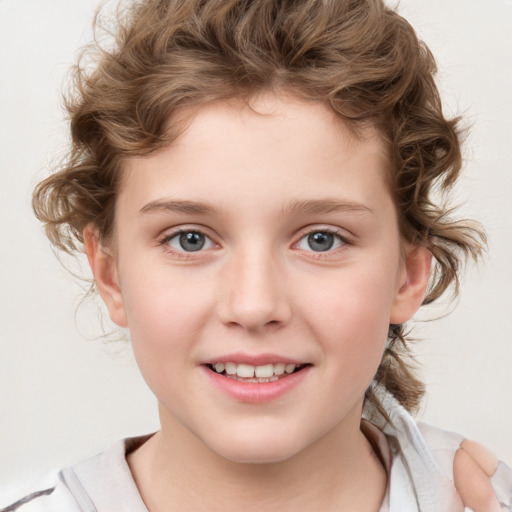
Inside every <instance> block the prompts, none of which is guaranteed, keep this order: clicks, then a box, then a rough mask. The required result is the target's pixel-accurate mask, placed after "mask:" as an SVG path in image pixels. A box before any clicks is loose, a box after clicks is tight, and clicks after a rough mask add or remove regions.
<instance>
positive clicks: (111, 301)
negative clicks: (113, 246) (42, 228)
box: [83, 224, 128, 327]
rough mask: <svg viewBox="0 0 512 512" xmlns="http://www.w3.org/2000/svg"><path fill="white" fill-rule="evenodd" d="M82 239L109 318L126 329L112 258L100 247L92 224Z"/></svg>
mask: <svg viewBox="0 0 512 512" xmlns="http://www.w3.org/2000/svg"><path fill="white" fill-rule="evenodd" d="M83 237H84V245H85V252H86V254H87V259H88V261H89V265H90V267H91V270H92V273H93V275H94V280H95V282H96V286H97V288H98V292H99V293H100V295H101V298H102V299H103V301H104V302H105V304H106V306H107V309H108V312H109V315H110V318H111V320H112V321H113V322H114V323H115V324H117V325H119V326H120V327H127V326H128V322H127V317H126V311H125V308H124V302H123V296H122V294H121V288H120V286H119V280H118V273H117V267H116V262H115V259H114V256H113V255H112V254H110V253H109V252H108V251H107V250H106V249H105V248H104V247H103V246H102V244H101V242H100V238H99V233H98V228H97V227H96V226H94V224H88V225H87V226H86V227H85V228H84V231H83Z"/></svg>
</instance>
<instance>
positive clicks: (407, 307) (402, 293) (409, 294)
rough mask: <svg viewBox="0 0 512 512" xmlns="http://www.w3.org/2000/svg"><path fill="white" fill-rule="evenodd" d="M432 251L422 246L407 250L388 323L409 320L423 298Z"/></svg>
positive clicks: (400, 322)
mask: <svg viewBox="0 0 512 512" xmlns="http://www.w3.org/2000/svg"><path fill="white" fill-rule="evenodd" d="M431 265H432V253H431V252H430V251H429V250H428V249H427V248H426V247H422V246H416V247H411V248H409V249H408V250H407V256H406V261H405V269H404V274H403V276H402V279H401V282H400V284H399V289H398V291H397V293H396V296H395V300H394V303H393V308H392V310H391V316H390V322H389V323H390V324H402V323H404V322H407V321H408V320H410V319H411V318H412V317H413V315H414V314H415V313H416V311H418V309H419V307H420V306H421V304H422V303H423V300H424V299H425V293H426V290H427V286H428V280H429V277H430V268H431Z"/></svg>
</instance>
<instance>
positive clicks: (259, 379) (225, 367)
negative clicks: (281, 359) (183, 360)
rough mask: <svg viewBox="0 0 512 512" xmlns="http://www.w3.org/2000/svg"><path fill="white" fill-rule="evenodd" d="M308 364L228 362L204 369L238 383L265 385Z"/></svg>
mask: <svg viewBox="0 0 512 512" xmlns="http://www.w3.org/2000/svg"><path fill="white" fill-rule="evenodd" d="M308 366H311V365H310V364H295V363H268V364H264V365H259V366H253V365H250V364H245V363H233V362H230V361H226V362H217V363H214V364H207V365H206V367H207V368H208V369H209V370H210V371H212V372H214V373H216V374H218V375H222V376H224V377H226V378H228V379H233V380H237V381H239V382H251V383H267V382H275V381H278V380H281V379H285V378H286V377H289V376H290V375H293V374H295V373H298V372H300V371H302V370H304V369H305V368H306V367H308Z"/></svg>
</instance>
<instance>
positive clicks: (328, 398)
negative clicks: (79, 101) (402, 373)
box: [93, 95, 417, 462]
mask: <svg viewBox="0 0 512 512" xmlns="http://www.w3.org/2000/svg"><path fill="white" fill-rule="evenodd" d="M251 106H252V108H253V109H254V110H256V112H255V111H254V110H251V109H250V108H247V107H246V106H245V107H244V106H243V105H239V104H235V103H231V104H227V103H217V104H211V105H208V106H204V107H201V108H199V109H198V110H197V111H196V112H195V114H194V117H193V118H192V121H191V123H190V125H189V127H188V128H187V130H186V131H185V132H184V134H183V135H182V136H181V137H180V138H179V140H177V141H176V142H174V143H173V144H172V145H171V146H170V147H168V148H167V149H166V150H164V151H162V152H160V153H158V154H156V155H154V156H150V157H147V158H138V159H132V160H129V161H127V162H126V165H125V169H124V171H123V172H124V175H123V183H122V187H121V190H120V193H119V197H118V202H117V206H116V219H115V240H114V247H113V252H114V254H115V256H114V258H113V259H111V260H109V261H111V263H110V265H111V270H112V272H111V277H110V278H106V279H103V278H102V277H101V276H98V274H99V272H98V273H97V276H96V277H97V279H98V280H99V283H98V286H99V288H100V291H101V292H102V295H103V297H104V298H105V301H106V303H107V305H108V307H109V310H110V313H111V317H112V319H113V320H114V321H115V322H116V323H118V324H119V325H123V326H128V327H129V330H130V333H131V338H132V342H133V348H134V352H135V356H136V358H137V361H138V364H139V366H140V369H141V371H142V374H143V376H144V378H145V379H146V381H147V383H148V385H149V386H150V388H151V389H152V391H153V392H154V394H155V395H156V397H157V398H158V401H159V404H160V414H161V421H162V433H163V435H165V434H166V431H168V434H169V435H171V434H173V433H174V434H173V435H177V434H176V432H178V431H179V432H180V434H179V435H182V436H184V437H186V436H191V437H190V438H194V439H196V440H198V441H199V443H200V445H201V446H203V447H204V448H205V449H207V450H211V451H213V452H215V453H216V454H219V455H221V456H223V457H225V458H227V459H230V460H235V461H242V462H268V461H278V460H285V459H287V458H289V457H292V456H293V455H295V454H298V453H300V452H301V451H302V450H305V449H306V448H308V447H311V446H314V445H315V443H318V442H320V440H322V439H323V438H325V436H327V435H329V434H332V433H335V432H338V431H339V432H341V431H343V430H346V429H347V426H349V425H351V426H352V427H351V428H356V429H357V428H358V425H359V418H360V414H361V406H362V402H363V396H364V392H365V390H366V388H367V387H368V385H369V384H370V382H371V380H372V378H373V376H374V374H375V372H376V370H377V367H378V365H379V362H380V359H381V355H382V352H383V350H384V346H385V342H386V335H387V331H388V326H389V323H390V322H392V323H397V322H400V321H403V320H405V318H402V317H403V316H404V315H405V316H409V310H410V307H409V309H407V307H408V306H407V307H406V306H404V303H406V302H407V301H406V300H405V299H404V295H406V293H405V291H404V290H407V287H408V283H409V282H412V280H411V279H408V277H407V267H406V262H405V261H404V258H403V257H402V252H403V248H402V246H401V243H400V237H399V232H398V227H397V218H396V212H395V208H394V205H393V202H392V199H391V197H390V194H389V192H388V189H387V186H386V180H385V172H386V171H385V169H386V163H387V161H386V154H385V150H384V145H383V143H382V142H381V141H380V139H379V137H378V136H377V134H376V133H374V132H372V131H371V130H368V131H367V133H366V134H365V136H364V137H363V138H362V139H360V140H358V139H356V138H354V137H353V136H352V135H351V134H350V132H349V131H348V130H347V129H346V128H345V127H344V126H343V125H342V124H341V123H340V121H339V120H337V119H336V118H335V117H334V115H333V114H332V113H331V112H330V111H328V110H327V109H326V108H325V107H323V106H321V105H318V104H308V103H304V102H302V101H300V100H297V99H294V98H292V97H286V96H281V97H275V96H270V95H264V96H260V97H259V98H258V99H255V100H253V102H252V105H251ZM93 268H94V267H93ZM107 273H108V272H107ZM104 274H105V272H104ZM102 279H103V281H105V282H103V283H102V282H101V280H102ZM406 298H407V297H406ZM407 304H408V303H407ZM412 307H413V308H414V309H415V308H416V307H417V305H416V306H412ZM171 431H172V432H171Z"/></svg>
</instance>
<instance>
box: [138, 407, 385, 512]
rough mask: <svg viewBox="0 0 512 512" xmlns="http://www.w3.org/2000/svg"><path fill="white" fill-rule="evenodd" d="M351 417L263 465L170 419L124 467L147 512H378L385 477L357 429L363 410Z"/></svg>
mask: <svg viewBox="0 0 512 512" xmlns="http://www.w3.org/2000/svg"><path fill="white" fill-rule="evenodd" d="M351 416H352V417H349V418H346V421H344V422H343V424H339V425H337V426H336V427H335V428H333V429H332V430H331V431H330V432H328V433H327V434H325V435H324V436H323V437H321V438H320V439H319V440H317V441H316V442H315V443H313V444H312V445H310V446H308V447H307V448H306V449H304V450H302V451H301V452H299V453H297V454H295V455H294V456H292V457H290V458H288V459H286V460H284V461H279V462H273V463H264V464H261V463H260V464H246V463H238V462H233V461H230V460H227V459H225V458H224V457H222V456H220V455H218V454H217V453H215V452H213V451H212V450H210V449H209V448H208V447H206V446H205V445H204V444H203V443H202V442H201V441H200V440H199V439H198V438H197V437H195V436H194V435H193V434H191V433H190V432H189V431H188V430H187V429H185V427H183V425H181V424H175V422H173V421H172V420H170V421H169V419H167V420H166V421H162V430H161V431H160V432H158V433H157V434H155V436H153V437H152V438H151V439H150V440H149V441H147V442H146V443H145V444H144V445H142V446H141V447H140V448H139V449H138V450H137V451H136V452H134V453H133V454H131V455H130V456H129V457H128V463H129V465H130V468H131V470H132V474H133V476H134V480H135V482H136V484H137V487H138V488H139V491H140V493H141V495H142V498H143V500H144V502H145V503H146V505H147V507H148V509H149V510H151V512H160V511H164V510H194V511H198V512H199V511H201V512H203V511H204V512H206V511H211V510H223V511H224V512H230V511H235V510H247V511H251V512H252V511H253V510H254V511H258V512H259V511H261V510H279V511H280V512H287V511H292V510H293V511H294V512H297V511H301V510H304V511H306V510H325V511H331V510H358V511H361V512H366V511H368V512H376V511H378V510H379V507H380V504H381V502H382V499H383V496H384V492H385V486H386V474H385V471H384V468H383V467H382V465H381V463H380V461H379V459H378V458H377V457H376V455H375V453H374V452H373V450H372V448H371V445H370V443H369V442H368V440H367V439H366V437H365V436H364V435H363V433H362V432H361V430H360V428H359V422H360V406H359V407H358V410H357V409H356V410H355V411H354V414H352V415H351ZM184 437H185V438H186V439H184Z"/></svg>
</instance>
